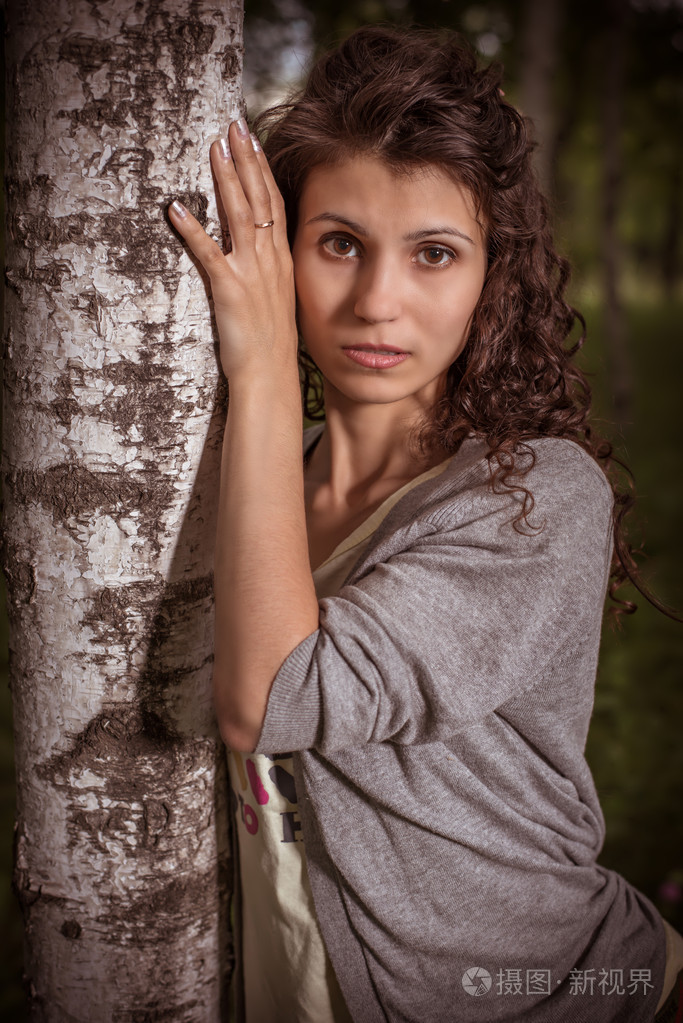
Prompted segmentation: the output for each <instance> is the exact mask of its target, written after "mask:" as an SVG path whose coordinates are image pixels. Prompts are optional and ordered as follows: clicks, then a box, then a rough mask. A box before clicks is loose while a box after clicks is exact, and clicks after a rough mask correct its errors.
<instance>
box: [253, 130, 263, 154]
mask: <svg viewBox="0 0 683 1023" xmlns="http://www.w3.org/2000/svg"><path fill="white" fill-rule="evenodd" d="M251 144H252V146H253V147H254V152H256V153H262V152H263V149H262V148H261V143H260V142H259V140H258V138H257V136H256V135H254V133H253V132H252V133H251Z"/></svg>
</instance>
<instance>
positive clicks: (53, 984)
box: [2, 0, 242, 1023]
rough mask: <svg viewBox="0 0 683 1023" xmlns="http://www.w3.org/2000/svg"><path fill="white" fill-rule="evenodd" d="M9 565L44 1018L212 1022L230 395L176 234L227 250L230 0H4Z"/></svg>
mask: <svg viewBox="0 0 683 1023" xmlns="http://www.w3.org/2000/svg"><path fill="white" fill-rule="evenodd" d="M7 22H8V32H9V46H8V71H9V86H8V119H9V123H10V125H11V129H10V131H8V159H7V194H8V207H7V221H8V244H7V265H8V271H7V289H6V324H5V333H4V351H3V355H4V364H5V385H4V386H5V395H4V400H5V404H4V409H5V414H4V456H3V476H4V495H5V524H4V532H3V536H2V562H3V570H4V571H5V574H6V577H7V585H8V610H9V615H10V678H11V686H12V692H13V702H14V715H15V733H16V747H17V780H18V797H17V798H18V811H17V814H18V821H17V843H16V848H17V854H16V870H15V886H16V890H17V893H18V896H19V899H20V901H21V904H22V908H23V911H24V914H25V920H26V976H27V982H28V988H29V1001H30V1014H31V1019H32V1020H35V1021H41V1023H42V1021H49V1023H52V1021H60V1023H62V1021H65V1020H69V1021H74V1023H99V1021H108V1023H109V1021H112V1023H113V1021H116V1023H124V1021H125V1023H132V1021H145V1023H150V1021H155V1020H168V1021H171V1020H172V1021H173V1023H183V1021H188V1023H190V1021H192V1023H210V1021H212V1020H220V1019H227V1018H228V1017H227V1004H226V989H227V982H228V979H229V973H230V965H231V947H230V939H229V933H228V913H227V906H228V898H229V887H230V874H231V869H230V862H229V850H228V845H227V811H228V806H227V787H226V780H225V764H224V756H223V750H222V745H221V743H220V741H219V738H218V735H217V731H216V727H215V721H214V717H213V711H212V706H211V695H210V680H211V666H212V628H213V586H212V575H211V571H212V556H213V542H214V531H215V516H216V504H217V481H218V474H219V455H220V444H221V437H222V427H223V422H224V413H225V403H226V388H225V384H224V381H223V379H222V377H221V374H220V371H219V363H218V350H217V345H216V341H215V338H214V335H213V332H212V326H211V320H210V314H209V303H208V300H207V292H206V287H205V283H204V282H203V281H202V278H201V276H200V275H199V274H198V273H197V269H196V267H195V266H194V264H193V262H192V260H191V259H190V257H189V256H188V255H187V253H186V252H185V251H184V250H183V248H182V246H181V244H180V242H179V240H178V238H177V236H175V235H174V233H173V231H172V230H171V228H170V226H169V223H168V221H167V219H166V214H165V209H166V206H167V204H168V202H169V201H170V200H171V199H172V198H174V197H179V198H180V199H181V200H182V201H183V202H184V203H185V204H186V205H187V206H188V207H189V208H190V209H192V211H193V212H194V213H195V214H196V215H197V216H198V217H199V218H200V219H201V221H202V222H203V223H204V224H206V225H208V227H209V229H212V230H215V231H216V232H217V233H219V225H218V218H217V213H216V209H215V204H214V202H213V185H212V180H211V174H210V170H209V167H208V159H207V158H208V147H209V144H210V142H211V141H212V140H213V139H214V138H216V137H217V136H218V135H219V134H223V133H224V132H225V129H226V127H227V123H228V121H229V119H231V118H232V117H233V116H236V114H237V112H238V111H240V109H241V98H240V93H239V89H240V73H241V62H242V49H241V4H240V2H239V0H221V3H220V4H219V3H213V2H210V0H146V2H144V3H140V2H137V0H80V2H78V3H73V2H71V0H32V2H31V3H30V4H29V3H28V2H25V0H23V2H22V0H9V3H8V12H7Z"/></svg>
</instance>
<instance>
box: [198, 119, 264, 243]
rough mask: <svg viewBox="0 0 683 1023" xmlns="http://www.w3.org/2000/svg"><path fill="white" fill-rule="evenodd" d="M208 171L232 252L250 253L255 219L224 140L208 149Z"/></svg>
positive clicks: (226, 142) (254, 230) (254, 232)
mask: <svg viewBox="0 0 683 1023" xmlns="http://www.w3.org/2000/svg"><path fill="white" fill-rule="evenodd" d="M211 168H212V170H213V173H214V177H215V180H216V185H217V192H218V200H219V209H220V207H221V206H222V207H223V210H224V211H225V215H226V217H227V226H228V230H229V232H230V238H231V241H232V248H233V250H234V251H235V252H240V251H241V252H244V253H248V252H253V251H254V244H255V241H254V238H255V234H256V229H255V227H254V224H255V220H256V217H255V214H254V210H253V209H252V207H251V204H250V202H249V199H248V198H247V195H246V192H245V190H244V187H243V185H242V182H241V181H240V178H239V175H238V173H237V168H236V166H235V162H234V160H233V157H232V152H231V148H230V146H229V145H228V141H227V139H224V138H221V139H219V140H218V141H217V142H214V143H213V145H212V146H211ZM263 187H264V188H265V185H264V186H263Z"/></svg>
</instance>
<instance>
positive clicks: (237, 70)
mask: <svg viewBox="0 0 683 1023" xmlns="http://www.w3.org/2000/svg"><path fill="white" fill-rule="evenodd" d="M243 58H244V47H237V46H226V48H225V49H224V50H223V59H222V61H221V77H222V78H223V79H225V81H226V82H232V81H234V80H235V78H236V77H237V76H238V75H239V74H241V72H242V61H243Z"/></svg>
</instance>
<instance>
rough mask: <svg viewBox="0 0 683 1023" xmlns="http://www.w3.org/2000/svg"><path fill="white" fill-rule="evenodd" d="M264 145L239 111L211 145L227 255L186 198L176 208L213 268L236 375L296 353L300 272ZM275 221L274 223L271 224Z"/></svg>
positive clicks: (228, 365) (229, 367)
mask: <svg viewBox="0 0 683 1023" xmlns="http://www.w3.org/2000/svg"><path fill="white" fill-rule="evenodd" d="M257 146H258V143H254V142H252V138H251V136H250V134H249V129H248V127H247V123H246V121H245V120H244V119H240V120H239V121H235V122H233V123H232V124H231V125H230V128H229V130H228V140H227V142H226V140H225V139H220V140H219V141H218V142H214V144H213V145H212V147H211V166H212V168H213V171H214V174H215V177H216V182H217V185H218V196H219V202H220V204H221V205H222V206H223V211H224V213H225V216H226V217H227V222H228V227H229V231H230V238H231V241H232V250H231V251H230V252H229V253H228V254H227V255H226V254H224V253H223V252H222V251H221V249H220V247H219V246H218V245H217V244H216V242H215V241H214V240H213V239H212V238H210V237H209V236H208V235H207V233H206V232H205V231H204V229H203V228H202V227H201V226H200V224H199V223H198V222H197V221H196V220H195V218H194V217H193V216H192V214H191V213H189V212H188V211H187V210H186V209H185V207H184V206H182V205H181V204H180V203H179V202H177V201H176V202H174V203H172V205H171V206H170V209H169V212H170V216H171V219H172V222H173V225H174V227H175V228H176V229H177V230H178V232H179V233H180V234H181V235H182V237H183V238H184V239H185V241H186V242H187V244H188V246H189V247H190V249H191V250H192V252H193V253H194V255H195V256H196V257H197V259H198V260H199V262H200V263H201V264H202V266H203V267H204V270H205V271H206V273H207V274H208V276H209V279H210V282H211V292H212V295H213V301H214V311H215V316H216V324H217V326H218V332H219V336H220V353H221V363H222V365H223V371H224V373H225V374H226V376H227V377H229V378H230V377H235V376H237V375H238V374H241V373H242V372H246V373H247V374H251V373H253V372H254V371H256V372H258V370H259V368H260V367H262V366H264V365H268V366H270V368H271V369H274V370H275V371H276V372H277V369H278V368H279V367H281V366H282V365H283V364H287V363H289V362H291V361H292V360H296V348H297V329H296V321H295V298H294V274H293V270H292V257H291V254H290V251H289V243H288V241H287V225H286V220H285V209H284V203H283V201H282V196H281V195H280V193H279V191H278V188H277V185H276V184H275V180H274V178H273V175H272V173H271V171H270V168H269V166H268V162H267V160H266V158H265V156H264V154H263V151H262V150H261V147H260V146H258V148H257ZM271 221H272V226H264V225H270V223H271ZM259 225H261V226H259Z"/></svg>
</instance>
